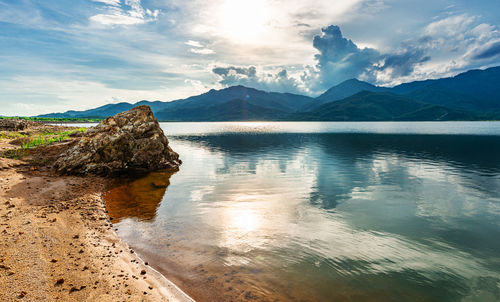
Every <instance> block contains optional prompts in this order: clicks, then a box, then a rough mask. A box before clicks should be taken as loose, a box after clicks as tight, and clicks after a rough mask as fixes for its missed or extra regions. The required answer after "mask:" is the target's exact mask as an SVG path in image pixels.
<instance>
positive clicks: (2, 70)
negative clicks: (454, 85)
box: [0, 0, 500, 115]
mask: <svg viewBox="0 0 500 302" xmlns="http://www.w3.org/2000/svg"><path fill="white" fill-rule="evenodd" d="M499 23H500V1H491V0H488V1H485V0H478V1H465V0H457V1H451V0H432V1H431V0H421V1H414V0H403V1H401V0H399V1H396V0H337V1H331V0H316V1H304V0H287V1H284V0H212V1H200V0H194V1H181V0H79V1H67V0H37V1H35V0H0V104H1V105H2V106H1V108H0V115H36V114H41V113H49V112H57V111H66V110H69V109H77V110H81V109H88V108H92V107H96V106H99V105H104V104H107V103H116V102H120V101H128V102H136V101H139V100H143V99H147V100H162V101H171V100H174V99H179V98H184V97H188V96H191V95H195V94H199V93H203V92H205V91H207V90H209V89H212V88H215V89H220V88H223V87H226V86H230V85H237V84H243V85H247V86H251V87H255V88H258V89H264V90H271V91H287V92H295V93H303V94H308V95H313V96H315V95H318V94H319V93H321V92H322V91H324V90H326V89H327V88H329V87H331V86H333V85H335V84H338V83H339V82H341V81H343V80H347V79H349V78H354V77H356V78H359V79H362V80H366V81H368V82H370V83H373V84H378V85H395V84H398V83H401V82H407V81H412V80H417V79H426V78H438V77H444V76H451V75H455V74H457V73H459V72H462V71H465V70H468V69H472V68H485V67H490V66H497V65H500V29H499V28H500V24H499Z"/></svg>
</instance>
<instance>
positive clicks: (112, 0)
mask: <svg viewBox="0 0 500 302" xmlns="http://www.w3.org/2000/svg"><path fill="white" fill-rule="evenodd" d="M92 1H94V2H100V3H104V4H107V5H113V6H120V0H92Z"/></svg>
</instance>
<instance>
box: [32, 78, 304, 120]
mask: <svg viewBox="0 0 500 302" xmlns="http://www.w3.org/2000/svg"><path fill="white" fill-rule="evenodd" d="M232 100H240V101H245V104H246V106H247V107H248V108H251V109H252V110H257V109H258V108H261V109H262V117H258V116H257V115H255V114H254V113H250V116H255V117H256V118H257V119H263V118H270V116H269V114H270V112H274V113H276V115H277V116H282V115H283V113H291V112H295V111H298V110H299V109H300V108H302V107H304V106H305V105H307V104H309V103H311V102H313V101H314V99H313V98H311V97H308V96H303V95H297V94H292V93H278V92H266V91H261V90H257V89H253V88H248V87H244V86H232V87H228V88H225V89H221V90H214V89H212V90H210V91H208V92H206V93H203V94H200V95H197V96H192V97H189V98H187V99H181V100H175V101H171V102H161V101H155V102H149V101H140V102H138V103H135V104H130V103H118V104H108V105H104V106H101V107H98V108H95V109H90V110H85V111H67V112H64V113H51V114H44V115H40V117H92V118H105V117H108V116H111V115H114V114H116V113H119V112H122V111H125V110H129V109H131V108H133V107H135V106H139V105H148V106H150V107H151V109H152V110H153V113H154V114H155V115H156V116H157V117H158V118H159V119H161V120H200V118H196V117H195V116H196V115H197V114H198V115H199V116H200V117H201V116H205V117H206V116H207V114H206V112H205V111H206V110H214V108H217V107H216V106H219V105H222V104H224V103H227V102H229V101H232ZM228 104H232V105H234V104H235V103H228ZM219 109H220V107H219ZM211 120H212V119H211ZM221 120H222V119H221ZM225 120H227V119H225Z"/></svg>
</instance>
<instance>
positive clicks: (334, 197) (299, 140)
mask: <svg viewBox="0 0 500 302" xmlns="http://www.w3.org/2000/svg"><path fill="white" fill-rule="evenodd" d="M270 124H271V126H272V128H271V130H269V129H268V130H269V131H263V129H265V128H263V127H265V126H266V125H262V124H258V125H253V124H251V123H250V125H251V126H255V127H253V128H255V129H257V130H256V131H255V132H252V131H254V130H252V129H253V128H251V127H248V126H247V125H246V124H238V125H232V127H233V128H234V129H238V130H237V131H235V130H231V131H228V130H227V128H228V126H227V125H225V124H224V125H221V126H220V127H221V129H223V130H221V131H217V129H216V126H214V125H213V124H211V125H209V126H210V131H211V132H209V133H204V132H203V129H201V130H200V129H197V130H196V131H194V132H195V133H188V134H186V133H180V134H179V135H173V134H171V135H169V139H170V142H171V145H172V148H173V149H174V150H176V151H177V152H179V153H180V156H181V158H182V160H183V162H184V163H183V165H182V166H181V168H180V171H179V172H177V173H176V174H175V175H172V176H171V178H170V182H171V184H170V186H169V187H168V192H166V193H165V190H164V189H163V191H162V190H160V189H157V188H154V186H152V185H151V184H152V183H153V182H154V181H156V179H157V178H158V179H159V177H160V176H159V175H155V174H152V175H151V176H148V177H149V178H147V179H145V180H137V181H136V182H135V184H134V182H132V183H131V184H129V185H126V184H123V185H122V186H121V189H119V190H118V191H119V192H120V193H114V195H109V194H108V196H107V197H106V198H107V203H108V210H109V211H110V215H111V216H112V217H116V218H118V221H119V222H118V223H116V227H117V228H118V233H119V235H120V236H121V237H122V238H123V239H124V240H125V241H126V242H127V243H129V244H130V245H131V246H132V247H133V248H134V250H137V251H138V252H139V253H140V254H141V255H143V256H144V257H145V258H146V259H148V260H149V261H150V263H153V264H154V265H155V266H156V267H157V268H158V269H159V270H161V271H162V272H164V273H165V274H166V275H167V276H168V277H169V278H171V279H172V280H173V281H175V282H176V283H177V284H178V285H179V286H180V287H181V288H183V289H185V290H186V291H187V292H188V293H189V294H190V295H192V296H193V297H194V298H196V299H197V300H199V301H231V300H233V301H247V300H258V301H261V300H269V301H276V300H277V301H402V300H404V301H498V300H499V299H500V286H499V285H500V262H499V261H498V259H500V241H498V240H495V238H500V224H499V221H500V156H498V154H500V136H496V135H489V136H488V135H485V136H480V135H441V134H440V135H421V134H414V135H401V134H370V133H314V132H313V133H307V131H303V132H304V133H276V132H275V130H274V129H279V128H280V127H284V126H282V124H281V123H270ZM299 125H304V124H300V123H299ZM440 125H441V124H436V127H440ZM453 125H454V126H456V127H460V126H461V125H462V124H461V123H455V124H453ZM169 126H170V125H169V124H164V127H165V128H166V129H165V130H166V132H167V135H168V134H169V130H168V128H167V127H169ZM182 126H183V131H186V130H185V129H188V130H189V127H194V128H196V127H198V128H199V127H201V126H200V125H199V124H197V123H193V124H189V123H185V124H183V125H182ZM293 126H294V127H298V126H297V125H295V124H294V125H293ZM172 127H176V125H172ZM315 127H318V126H317V125H315ZM416 127H418V125H417V126H416ZM224 129H226V130H224ZM241 129H243V131H244V133H241V131H240V130H241ZM454 129H455V128H454ZM306 130H307V129H306ZM455 130H456V129H455ZM441 131H444V132H446V129H444V130H442V129H441ZM481 131H487V129H486V130H485V129H482V130H481ZM174 134H175V133H174ZM169 177H170V175H169ZM168 180H169V179H168V178H167V181H166V183H168ZM118 187H119V188H120V186H118ZM150 191H153V192H154V193H151V192H150ZM111 192H113V190H111ZM111 192H110V194H111ZM162 192H163V193H162ZM164 193H165V194H164ZM163 194H164V196H163ZM160 195H162V196H161V197H159V196H160ZM109 196H115V198H113V199H115V200H120V201H115V202H109V201H108V198H109ZM131 196H134V197H131ZM141 196H142V197H141ZM153 200H156V201H155V202H152V201H153ZM145 201H147V202H145ZM150 201H151V202H150ZM115 207H118V208H124V209H120V210H116V209H114V208H115ZM114 222H116V221H114Z"/></svg>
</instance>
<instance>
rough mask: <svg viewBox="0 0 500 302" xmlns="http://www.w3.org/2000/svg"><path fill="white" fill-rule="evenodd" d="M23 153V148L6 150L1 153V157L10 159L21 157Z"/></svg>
mask: <svg viewBox="0 0 500 302" xmlns="http://www.w3.org/2000/svg"><path fill="white" fill-rule="evenodd" d="M25 155H27V152H26V150H23V149H12V150H7V151H5V152H4V153H3V154H2V156H3V157H6V158H11V159H22V158H23V157H24V156H25Z"/></svg>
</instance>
